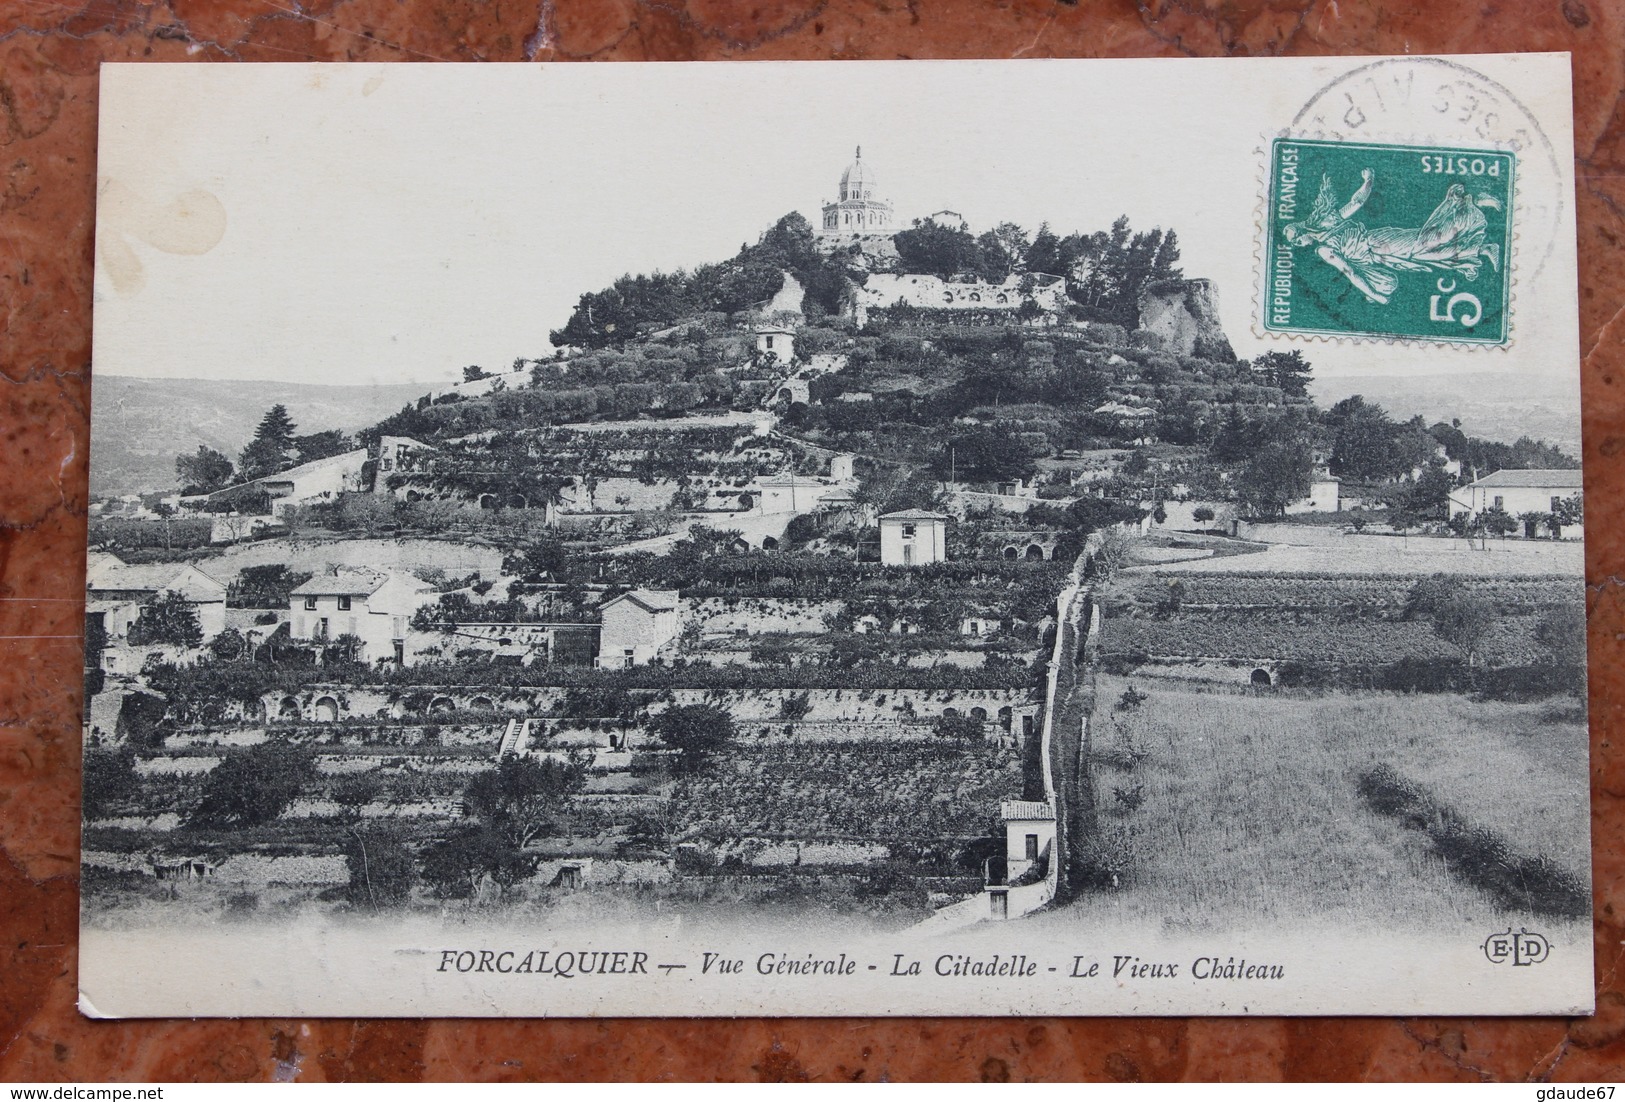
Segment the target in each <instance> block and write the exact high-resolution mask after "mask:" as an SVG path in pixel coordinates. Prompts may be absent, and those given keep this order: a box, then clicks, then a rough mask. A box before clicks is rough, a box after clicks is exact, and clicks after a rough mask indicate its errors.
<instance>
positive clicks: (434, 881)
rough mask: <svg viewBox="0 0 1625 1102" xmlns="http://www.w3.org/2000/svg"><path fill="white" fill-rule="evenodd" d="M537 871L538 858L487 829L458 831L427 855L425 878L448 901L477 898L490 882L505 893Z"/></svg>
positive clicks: (483, 827)
mask: <svg viewBox="0 0 1625 1102" xmlns="http://www.w3.org/2000/svg"><path fill="white" fill-rule="evenodd" d="M535 871H536V861H535V858H533V857H531V856H529V855H528V854H526V853H525V852H524V851H522V850H519V849H516V848H515V847H514V846H512V845H510V844H509V842H508V840H507V839H506V838H504V837H503V836H502V835H501V834H500V833H499V832H497V831H495V830H492V829H491V828H490V827H487V826H472V827H465V828H463V829H461V830H458V831H454V832H453V833H452V834H451V835H450V836H449V837H446V838H443V839H441V840H439V841H437V842H434V843H432V844H431V845H429V846H428V847H426V848H425V849H424V851H423V878H424V879H425V880H427V881H428V882H429V883H430V884H431V885H433V887H434V890H435V892H436V894H438V895H440V896H442V897H445V898H448V899H467V898H469V897H470V896H473V895H476V894H478V893H479V891H480V889H481V887H482V885H484V884H485V883H486V882H487V880H489V881H490V882H491V883H493V884H495V885H496V886H497V889H498V891H499V892H501V891H505V890H506V889H508V888H511V887H513V886H514V885H515V884H517V883H519V882H520V881H521V880H523V879H525V878H526V877H527V876H530V875H531V874H532V873H533V872H535Z"/></svg>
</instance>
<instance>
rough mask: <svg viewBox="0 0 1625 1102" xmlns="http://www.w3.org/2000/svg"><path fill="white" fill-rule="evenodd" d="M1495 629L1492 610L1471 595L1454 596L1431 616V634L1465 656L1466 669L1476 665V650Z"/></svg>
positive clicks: (1476, 596)
mask: <svg viewBox="0 0 1625 1102" xmlns="http://www.w3.org/2000/svg"><path fill="white" fill-rule="evenodd" d="M1494 626H1495V606H1494V605H1493V604H1491V603H1490V602H1489V600H1488V599H1487V598H1484V597H1480V596H1478V595H1477V594H1473V593H1457V594H1455V595H1453V596H1451V597H1448V598H1446V599H1445V600H1444V602H1443V603H1441V604H1440V606H1439V608H1438V611H1436V612H1435V613H1434V614H1433V631H1434V633H1435V634H1436V635H1438V636H1439V638H1441V639H1443V640H1444V641H1445V642H1447V643H1450V644H1452V645H1454V646H1455V647H1457V648H1459V649H1460V650H1461V652H1462V653H1463V654H1465V655H1466V656H1467V665H1468V666H1469V667H1471V666H1474V665H1476V664H1477V662H1478V649H1479V647H1480V645H1481V644H1482V643H1483V641H1484V636H1485V635H1487V634H1489V630H1490V628H1492V627H1494Z"/></svg>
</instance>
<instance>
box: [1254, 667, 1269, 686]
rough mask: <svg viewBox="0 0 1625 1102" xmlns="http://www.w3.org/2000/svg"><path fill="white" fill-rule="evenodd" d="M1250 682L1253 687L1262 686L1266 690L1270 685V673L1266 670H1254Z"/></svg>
mask: <svg viewBox="0 0 1625 1102" xmlns="http://www.w3.org/2000/svg"><path fill="white" fill-rule="evenodd" d="M1252 681H1253V684H1254V685H1262V686H1264V687H1265V688H1268V687H1269V685H1270V684H1271V682H1270V672H1269V671H1268V670H1254V671H1253V677H1252Z"/></svg>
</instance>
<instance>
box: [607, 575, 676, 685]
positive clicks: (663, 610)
mask: <svg viewBox="0 0 1625 1102" xmlns="http://www.w3.org/2000/svg"><path fill="white" fill-rule="evenodd" d="M599 612H600V614H601V616H602V623H601V625H600V627H599V631H598V658H597V660H596V662H595V663H594V664H595V665H597V666H598V667H599V668H600V669H606V670H624V669H627V668H629V667H631V666H644V665H648V663H649V662H651V661H653V660H654V658H655V656H656V655H658V654H659V653H660V651H661V650H662V649H664V648H666V647H670V646H672V645H673V644H675V643H676V642H677V636H678V633H679V632H681V631H682V630H683V602H682V598H680V597H679V596H678V595H677V591H676V590H675V589H632V590H628V591H627V592H625V593H622V594H621V595H620V596H619V597H611V598H610V599H609V600H607V601H605V602H604V603H603V604H602V605H600V606H599Z"/></svg>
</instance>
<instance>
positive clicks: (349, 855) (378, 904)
mask: <svg viewBox="0 0 1625 1102" xmlns="http://www.w3.org/2000/svg"><path fill="white" fill-rule="evenodd" d="M343 853H344V862H345V864H346V865H348V866H349V870H350V882H349V883H348V884H347V885H345V888H344V898H345V899H348V900H349V901H350V902H351V903H354V904H356V905H358V906H362V907H370V908H371V909H373V910H379V909H381V908H383V907H390V906H396V905H398V904H400V903H403V902H405V900H406V899H407V898H408V897H409V896H410V895H411V894H412V888H413V887H414V886H415V885H416V884H417V881H418V862H417V857H416V855H414V854H413V853H412V850H411V847H409V846H408V845H407V844H406V843H405V842H404V841H403V840H402V839H401V837H400V835H399V834H397V833H396V832H395V831H394V830H393V829H391V828H389V827H382V826H376V825H368V826H365V827H354V828H352V829H351V830H350V831H349V832H348V833H347V834H346V835H345V838H344V844H343Z"/></svg>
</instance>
